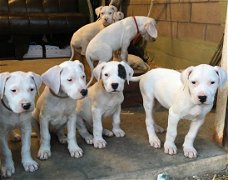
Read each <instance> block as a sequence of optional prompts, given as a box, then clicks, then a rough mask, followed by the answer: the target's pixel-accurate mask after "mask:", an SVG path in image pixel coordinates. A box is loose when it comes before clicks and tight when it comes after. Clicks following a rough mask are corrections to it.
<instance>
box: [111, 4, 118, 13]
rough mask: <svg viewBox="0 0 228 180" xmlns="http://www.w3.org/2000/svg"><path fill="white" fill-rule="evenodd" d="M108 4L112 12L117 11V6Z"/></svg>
mask: <svg viewBox="0 0 228 180" xmlns="http://www.w3.org/2000/svg"><path fill="white" fill-rule="evenodd" d="M109 6H111V8H112V10H113V12H117V11H118V9H117V7H116V6H113V5H109Z"/></svg>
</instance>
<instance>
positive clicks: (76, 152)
mask: <svg viewBox="0 0 228 180" xmlns="http://www.w3.org/2000/svg"><path fill="white" fill-rule="evenodd" d="M68 149H69V152H70V156H71V157H74V158H80V157H82V155H83V150H82V149H81V148H80V147H78V146H76V147H68Z"/></svg>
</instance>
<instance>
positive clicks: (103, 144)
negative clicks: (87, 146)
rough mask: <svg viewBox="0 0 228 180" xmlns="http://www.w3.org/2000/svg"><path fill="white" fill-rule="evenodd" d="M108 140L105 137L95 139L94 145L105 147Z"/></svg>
mask: <svg viewBox="0 0 228 180" xmlns="http://www.w3.org/2000/svg"><path fill="white" fill-rule="evenodd" d="M106 144H107V142H106V141H105V140H104V139H98V140H97V139H93V145H94V147H95V148H99V149H101V148H105V147H106Z"/></svg>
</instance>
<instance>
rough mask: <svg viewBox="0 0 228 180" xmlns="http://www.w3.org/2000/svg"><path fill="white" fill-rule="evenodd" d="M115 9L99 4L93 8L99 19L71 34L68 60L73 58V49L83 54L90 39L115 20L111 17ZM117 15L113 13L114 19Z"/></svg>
mask: <svg viewBox="0 0 228 180" xmlns="http://www.w3.org/2000/svg"><path fill="white" fill-rule="evenodd" d="M116 11H117V9H116V7H115V6H100V7H98V8H96V9H95V12H96V15H97V16H98V17H99V20H98V21H95V22H92V23H89V24H87V25H85V26H83V27H81V28H80V29H78V30H77V31H76V32H75V33H74V34H73V36H72V38H71V41H70V46H71V58H70V60H73V59H74V55H75V51H76V52H77V53H79V54H81V55H83V56H85V52H86V48H87V46H88V44H89V42H90V41H91V39H92V38H93V37H94V36H95V35H96V34H97V33H98V32H100V31H101V30H102V29H104V28H105V27H106V26H108V25H110V24H112V23H114V22H115V20H114V19H113V18H114V12H116ZM119 16H120V15H119ZM119 16H118V14H115V18H116V19H118V18H119Z"/></svg>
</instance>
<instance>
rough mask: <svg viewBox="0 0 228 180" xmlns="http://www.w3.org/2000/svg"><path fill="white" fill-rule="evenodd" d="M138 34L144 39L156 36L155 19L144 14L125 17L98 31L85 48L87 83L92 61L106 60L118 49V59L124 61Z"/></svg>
mask: <svg viewBox="0 0 228 180" xmlns="http://www.w3.org/2000/svg"><path fill="white" fill-rule="evenodd" d="M138 35H142V37H143V38H145V39H146V40H151V39H155V38H157V29H156V27H155V20H154V19H152V18H149V17H144V16H135V17H127V18H125V19H123V20H121V21H118V22H116V23H113V24H111V25H110V26H108V27H106V28H105V29H103V30H102V31H101V32H99V33H98V34H97V35H96V36H95V37H94V38H93V39H92V40H91V41H90V43H89V44H88V46H87V49H86V60H87V62H88V64H89V66H90V69H91V79H90V81H89V83H88V85H89V84H90V83H91V82H92V80H93V74H92V70H93V61H95V60H98V61H99V62H108V61H110V60H111V59H112V55H113V52H114V51H116V50H119V49H121V52H120V59H121V60H124V61H126V60H127V59H126V58H127V54H128V51H127V48H128V46H129V44H130V42H131V40H133V38H134V37H137V36H138Z"/></svg>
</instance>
